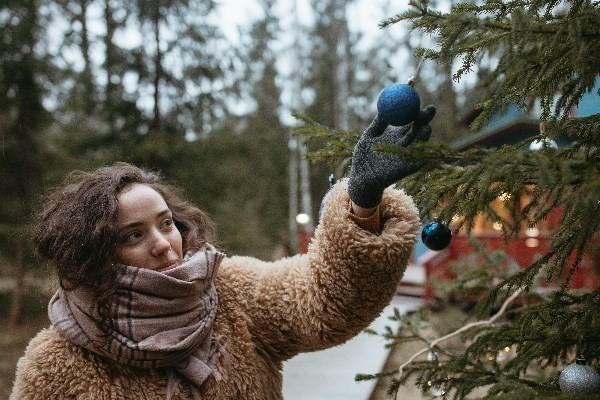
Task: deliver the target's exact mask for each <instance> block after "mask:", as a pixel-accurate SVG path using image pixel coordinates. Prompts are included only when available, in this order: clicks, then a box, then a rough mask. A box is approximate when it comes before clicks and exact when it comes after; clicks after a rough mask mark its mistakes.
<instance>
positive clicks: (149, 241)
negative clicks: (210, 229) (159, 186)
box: [116, 183, 183, 271]
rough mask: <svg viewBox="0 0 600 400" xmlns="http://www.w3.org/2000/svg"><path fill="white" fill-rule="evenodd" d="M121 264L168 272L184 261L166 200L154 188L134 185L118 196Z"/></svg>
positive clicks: (119, 255) (117, 250)
mask: <svg viewBox="0 0 600 400" xmlns="http://www.w3.org/2000/svg"><path fill="white" fill-rule="evenodd" d="M117 201H118V203H119V206H118V210H117V219H118V227H119V242H118V244H117V249H116V253H117V258H118V261H119V262H120V263H121V264H125V265H131V266H134V267H141V268H150V269H153V270H157V271H166V270H168V269H171V268H174V267H175V266H176V265H177V264H178V263H179V262H181V260H182V259H183V249H182V244H181V243H182V240H181V234H180V233H179V230H178V229H177V227H176V226H175V222H174V221H173V215H172V213H171V210H169V207H168V206H167V203H166V202H165V200H164V199H163V197H162V196H161V195H160V194H159V193H158V192H157V191H156V190H154V189H152V188H151V187H150V186H147V185H143V184H139V183H134V184H131V185H129V186H126V187H125V188H124V189H123V190H122V191H121V192H120V193H119V194H118V195H117Z"/></svg>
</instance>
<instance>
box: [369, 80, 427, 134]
mask: <svg viewBox="0 0 600 400" xmlns="http://www.w3.org/2000/svg"><path fill="white" fill-rule="evenodd" d="M420 110H421V99H420V98H419V94H418V93H417V91H416V90H415V89H414V88H413V87H412V85H409V84H404V83H397V84H394V85H391V86H388V87H386V88H385V89H383V90H382V91H381V93H380V94H379V98H378V99H377V114H378V115H379V118H380V119H381V121H383V122H385V123H387V124H388V125H394V126H401V125H406V124H409V123H411V122H413V121H414V120H415V119H416V118H417V116H418V115H419V111H420Z"/></svg>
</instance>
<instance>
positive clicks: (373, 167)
mask: <svg viewBox="0 0 600 400" xmlns="http://www.w3.org/2000/svg"><path fill="white" fill-rule="evenodd" d="M434 115H435V107H433V106H429V107H427V108H425V109H424V110H421V112H420V113H419V116H418V117H417V119H416V120H415V121H414V122H412V123H410V124H408V125H404V126H400V127H390V128H388V129H386V128H387V124H385V123H383V122H381V121H380V120H379V118H378V117H375V118H374V119H373V121H372V122H371V124H370V125H369V127H368V128H367V129H366V130H365V131H364V132H363V134H362V136H361V137H360V139H359V140H358V143H356V146H355V147H354V152H353V153H352V169H351V170H350V177H349V180H348V194H349V195H350V199H351V200H352V201H353V202H354V203H355V204H357V205H359V206H360V207H364V208H374V207H376V206H377V205H378V204H379V202H380V201H381V196H382V195H383V190H384V189H385V188H386V187H388V186H390V185H391V184H393V183H395V182H396V181H398V180H400V179H402V178H404V177H405V176H408V175H410V174H412V173H414V172H416V171H417V170H418V169H419V168H420V167H421V166H422V163H421V162H415V161H408V160H405V159H403V158H402V157H400V156H398V155H397V154H393V153H387V152H381V151H375V150H374V149H373V147H374V146H377V145H384V144H385V145H394V146H402V147H406V146H408V145H410V144H411V143H413V142H415V141H416V142H421V141H426V140H428V139H429V136H431V127H430V126H429V122H430V121H431V120H432V119H433V116H434Z"/></svg>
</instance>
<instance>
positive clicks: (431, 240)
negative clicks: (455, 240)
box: [421, 221, 452, 251]
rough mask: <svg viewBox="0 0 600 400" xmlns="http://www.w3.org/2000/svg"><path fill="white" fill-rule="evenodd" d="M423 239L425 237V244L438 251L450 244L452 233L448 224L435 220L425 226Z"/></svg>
mask: <svg viewBox="0 0 600 400" xmlns="http://www.w3.org/2000/svg"><path fill="white" fill-rule="evenodd" d="M421 239H423V243H425V246H427V247H429V248H430V249H431V250H436V251H437V250H442V249H445V248H446V247H447V246H448V245H449V244H450V239H452V233H451V232H450V229H448V227H447V226H446V225H444V224H442V223H441V222H438V221H433V222H430V223H428V224H427V225H425V226H424V227H423V231H422V232H421Z"/></svg>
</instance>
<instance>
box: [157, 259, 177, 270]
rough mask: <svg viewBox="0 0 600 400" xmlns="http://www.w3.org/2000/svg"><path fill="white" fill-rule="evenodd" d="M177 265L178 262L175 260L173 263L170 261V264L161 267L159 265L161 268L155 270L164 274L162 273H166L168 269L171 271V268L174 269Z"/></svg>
mask: <svg viewBox="0 0 600 400" xmlns="http://www.w3.org/2000/svg"><path fill="white" fill-rule="evenodd" d="M178 263H179V262H178V261H177V260H175V261H171V262H169V263H166V264H163V265H161V266H160V267H159V268H158V269H157V271H158V272H164V271H168V270H170V269H172V268H175V267H176V266H177V264H178Z"/></svg>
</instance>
